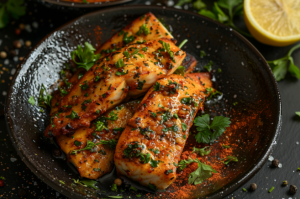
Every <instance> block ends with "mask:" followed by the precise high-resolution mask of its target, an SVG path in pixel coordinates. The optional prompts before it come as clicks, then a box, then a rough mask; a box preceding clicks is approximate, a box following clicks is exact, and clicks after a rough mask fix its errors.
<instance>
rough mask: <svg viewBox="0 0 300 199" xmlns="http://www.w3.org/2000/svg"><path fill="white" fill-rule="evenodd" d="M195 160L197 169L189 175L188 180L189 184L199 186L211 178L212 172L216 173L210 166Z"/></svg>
mask: <svg viewBox="0 0 300 199" xmlns="http://www.w3.org/2000/svg"><path fill="white" fill-rule="evenodd" d="M195 160H196V161H197V163H198V168H197V169H196V170H195V171H194V172H192V173H190V176H189V180H188V182H189V184H194V185H197V184H201V183H202V182H203V181H204V180H207V179H208V178H210V177H211V176H212V172H213V173H217V171H216V170H214V169H213V168H212V167H211V166H209V165H207V164H204V163H202V162H200V160H198V159H195Z"/></svg>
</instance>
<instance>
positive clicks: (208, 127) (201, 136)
mask: <svg viewBox="0 0 300 199" xmlns="http://www.w3.org/2000/svg"><path fill="white" fill-rule="evenodd" d="M230 123H231V122H230V119H229V118H227V117H223V116H215V117H214V119H213V122H212V123H211V124H210V117H209V115H208V114H205V115H202V116H198V117H196V118H195V119H194V124H195V126H197V131H198V133H197V134H196V136H195V139H196V141H197V142H198V143H206V144H208V143H210V142H213V141H215V140H216V139H217V138H218V137H219V136H220V135H222V133H224V131H225V130H226V127H229V124H230ZM212 130H214V131H213V132H212Z"/></svg>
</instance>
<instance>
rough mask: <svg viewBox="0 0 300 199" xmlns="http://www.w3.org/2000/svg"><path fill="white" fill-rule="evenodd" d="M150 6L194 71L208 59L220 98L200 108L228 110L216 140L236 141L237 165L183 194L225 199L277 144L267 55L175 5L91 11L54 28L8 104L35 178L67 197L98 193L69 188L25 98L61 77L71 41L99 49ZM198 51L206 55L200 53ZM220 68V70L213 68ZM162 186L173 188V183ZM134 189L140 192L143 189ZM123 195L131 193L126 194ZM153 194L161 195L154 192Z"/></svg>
mask: <svg viewBox="0 0 300 199" xmlns="http://www.w3.org/2000/svg"><path fill="white" fill-rule="evenodd" d="M149 11H151V12H152V13H154V14H155V15H156V16H157V17H158V18H159V19H161V21H162V22H163V23H164V24H167V26H168V28H170V29H171V31H172V34H173V36H174V37H175V38H176V39H177V40H178V41H179V42H181V41H182V40H183V39H186V38H188V40H189V42H188V43H187V44H186V45H185V46H184V47H183V50H185V51H187V52H188V53H190V54H192V55H193V56H195V57H196V58H197V60H198V62H199V63H198V66H197V67H198V68H199V69H202V68H203V66H204V65H205V64H207V63H208V62H210V61H211V60H212V61H213V72H212V74H213V77H214V78H213V79H214V81H215V82H214V84H215V85H214V87H215V88H216V89H217V90H219V91H221V92H223V94H224V96H223V99H222V100H221V101H220V102H218V103H211V104H206V107H205V111H206V112H207V113H209V114H210V115H211V116H214V115H219V114H222V115H226V116H227V117H230V118H231V121H232V125H231V128H230V129H229V130H228V132H227V133H225V134H223V135H222V136H221V138H220V140H222V141H224V140H225V141H226V142H228V143H229V144H230V145H232V146H234V147H232V150H233V154H234V155H235V156H236V157H238V159H239V162H238V163H235V164H231V165H230V166H229V167H226V169H225V168H224V171H222V172H221V173H220V178H218V179H217V180H213V181H209V183H207V182H206V183H203V185H200V187H199V188H197V189H195V190H194V191H193V192H192V193H189V196H187V197H188V198H206V197H208V198H211V199H212V198H223V197H224V196H226V195H228V194H229V193H231V192H233V191H234V190H235V189H237V188H239V187H240V186H242V185H243V184H244V183H245V182H246V181H248V180H249V179H250V178H251V177H252V176H253V175H254V174H255V173H256V172H257V171H258V170H259V169H260V167H261V166H262V165H263V163H264V162H265V160H266V158H267V157H268V155H269V154H270V152H271V151H272V148H273V146H274V143H275V142H276V139H277V137H278V134H279V131H280V124H281V102H280V95H279V91H278V87H277V84H276V81H275V79H274V77H273V75H272V72H271V70H270V68H269V66H268V65H267V63H266V61H265V59H264V58H263V57H262V55H261V54H260V53H259V52H258V51H257V50H256V49H255V48H254V47H253V46H252V45H251V44H250V43H249V42H248V41H247V40H246V39H245V38H243V37H242V36H241V35H239V34H238V33H236V32H235V31H233V30H231V29H230V28H228V27H225V26H223V25H222V24H219V23H217V22H215V21H213V20H210V19H208V18H205V17H203V16H200V15H197V14H193V13H190V12H186V11H181V10H176V9H169V8H168V9H166V8H162V7H152V6H128V7H118V8H111V9H107V10H102V11H98V12H94V13H91V14H88V15H85V16H83V17H80V18H79V19H76V20H74V21H72V22H70V23H68V24H66V25H64V26H63V27H61V28H59V29H57V30H56V31H54V32H52V33H51V34H50V35H49V36H47V37H46V38H45V39H44V40H42V41H41V42H40V43H39V44H38V45H37V46H36V47H35V48H34V49H33V50H32V52H31V53H30V55H29V56H28V57H27V58H26V59H25V60H24V61H23V63H22V64H21V67H19V69H18V71H17V72H16V74H15V76H14V79H13V81H12V83H11V87H10V90H9V94H8V98H7V104H6V120H7V124H8V128H9V131H10V135H11V139H12V141H13V143H14V145H15V148H16V150H17V151H18V153H19V155H20V156H21V157H22V160H23V161H24V162H25V163H26V164H27V166H28V167H29V168H30V169H31V170H32V171H33V172H34V173H35V174H36V175H37V176H38V177H40V178H41V179H42V180H43V181H45V182H46V183H47V184H48V185H50V186H51V187H53V188H54V189H56V190H57V191H59V192H61V193H62V194H64V195H66V196H68V197H71V198H82V196H87V195H88V196H91V197H96V196H98V197H101V196H104V195H103V194H104V193H103V192H101V191H100V192H95V191H94V190H91V189H87V188H84V187H80V186H78V187H72V186H71V183H72V180H71V179H72V178H75V179H77V178H78V175H77V173H76V172H74V171H73V170H71V169H70V167H68V166H67V164H66V163H65V161H64V160H59V159H55V158H54V157H53V156H52V152H51V150H52V148H53V146H52V145H48V144H46V143H45V142H44V140H43V137H42V132H43V130H44V129H45V126H46V125H47V122H48V120H49V116H48V113H46V112H45V113H41V112H40V111H39V110H40V108H38V107H36V106H32V105H30V104H29V103H28V102H27V100H28V98H29V97H30V96H34V97H35V98H37V96H38V94H39V90H40V88H41V85H42V84H44V85H45V86H46V87H50V86H51V85H53V84H54V83H55V82H56V81H57V80H58V79H59V72H60V70H61V68H62V67H63V65H64V63H65V62H67V61H68V59H70V51H72V50H73V49H74V48H75V47H76V46H77V45H79V44H83V43H84V42H85V41H88V42H90V43H92V44H93V45H95V46H99V45H98V44H99V42H102V43H103V42H104V41H105V40H107V39H108V38H109V37H110V36H111V35H112V33H113V32H115V31H117V30H120V29H121V28H122V27H124V26H125V25H127V24H128V23H129V22H131V21H132V20H133V19H135V18H137V17H139V16H140V15H142V14H144V13H146V12H149ZM97 26H99V27H100V28H101V30H102V34H100V35H99V34H94V30H99V28H96V27H97ZM89 33H90V34H89ZM98 33H99V32H98ZM201 50H203V51H205V52H206V54H207V56H205V57H203V58H200V51H201ZM218 68H220V69H221V70H222V72H220V73H218V72H217V69H218ZM190 139H193V136H190ZM62 158H63V157H62ZM214 158H218V154H216V155H215V157H214ZM208 161H209V159H208ZM179 175H180V174H179ZM179 177H180V176H179ZM59 180H62V181H64V182H65V184H64V185H63V184H60V183H59ZM112 180H113V178H110V177H109V176H108V177H107V178H103V179H102V180H101V181H102V183H100V185H99V187H100V189H101V190H102V191H106V194H107V195H116V193H115V192H111V191H110V188H109V185H111V183H112ZM168 191H171V192H172V191H174V190H173V189H172V186H171V187H170V188H168ZM138 193H141V194H142V197H145V193H146V192H142V191H141V192H138ZM122 194H123V195H124V196H128V195H129V194H130V195H131V197H132V198H134V197H135V194H132V193H127V192H124V193H122ZM175 195H176V193H175ZM152 196H154V195H150V197H152ZM156 196H157V197H158V198H159V197H160V194H157V195H156ZM147 197H148V196H147ZM125 198H126V197H125ZM162 198H163V197H162Z"/></svg>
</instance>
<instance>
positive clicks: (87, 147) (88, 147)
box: [71, 140, 101, 155]
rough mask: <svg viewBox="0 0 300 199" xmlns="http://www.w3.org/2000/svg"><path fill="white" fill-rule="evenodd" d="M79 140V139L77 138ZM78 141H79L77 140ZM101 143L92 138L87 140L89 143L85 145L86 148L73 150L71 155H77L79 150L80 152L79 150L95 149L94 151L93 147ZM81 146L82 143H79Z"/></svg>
mask: <svg viewBox="0 0 300 199" xmlns="http://www.w3.org/2000/svg"><path fill="white" fill-rule="evenodd" d="M76 141H77V140H76ZM77 142H78V141H77ZM99 144H101V143H97V144H95V143H94V142H92V141H90V140H87V144H86V146H85V147H84V148H82V149H78V150H73V151H72V152H71V155H77V152H79V151H88V150H90V151H91V152H95V151H93V149H94V148H95V147H96V146H97V145H99ZM79 146H80V145H79Z"/></svg>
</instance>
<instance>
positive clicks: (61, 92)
mask: <svg viewBox="0 0 300 199" xmlns="http://www.w3.org/2000/svg"><path fill="white" fill-rule="evenodd" d="M58 89H59V92H60V95H61V96H66V95H67V94H68V92H67V91H66V90H65V89H62V88H61V87H60V86H59V87H58Z"/></svg>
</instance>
